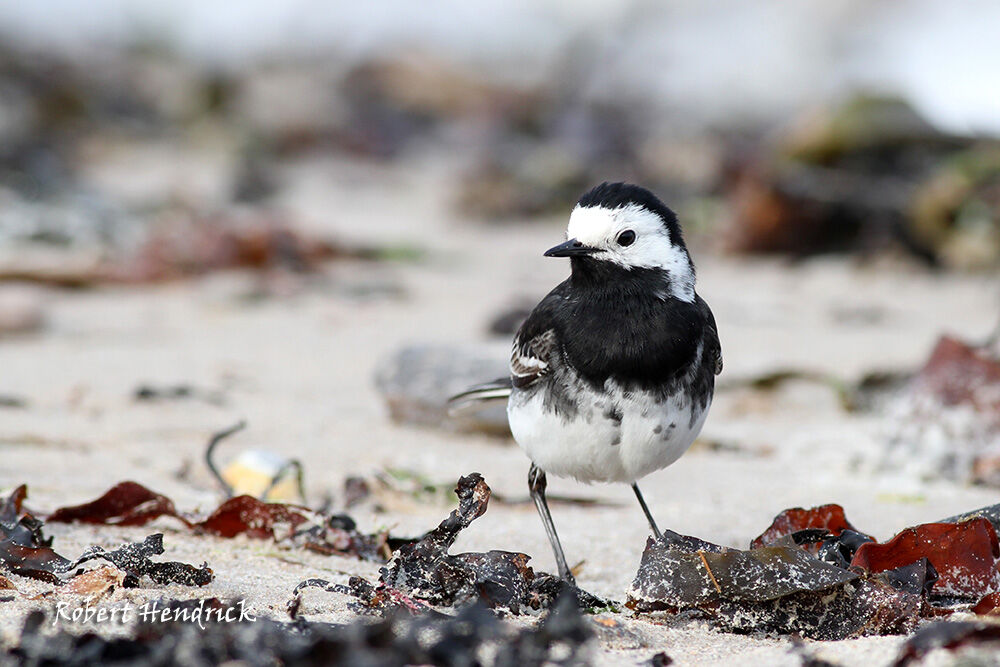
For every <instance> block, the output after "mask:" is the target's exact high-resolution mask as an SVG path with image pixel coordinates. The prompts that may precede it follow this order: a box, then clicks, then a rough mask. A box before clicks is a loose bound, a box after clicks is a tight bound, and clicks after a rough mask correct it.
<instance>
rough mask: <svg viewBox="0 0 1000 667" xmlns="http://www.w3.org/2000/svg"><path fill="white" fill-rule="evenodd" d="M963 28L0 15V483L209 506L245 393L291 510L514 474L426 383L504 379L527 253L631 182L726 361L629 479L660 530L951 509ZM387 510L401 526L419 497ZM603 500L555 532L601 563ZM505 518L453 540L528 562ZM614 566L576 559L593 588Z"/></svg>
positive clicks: (545, 268) (982, 428)
mask: <svg viewBox="0 0 1000 667" xmlns="http://www.w3.org/2000/svg"><path fill="white" fill-rule="evenodd" d="M998 25H1000V5H998V4H996V3H993V2H988V1H967V2H962V3H941V2H931V1H919V0H915V1H911V2H897V1H885V0H883V1H876V2H872V1H867V0H866V1H861V0H833V1H830V0H824V1H822V2H821V1H818V0H810V1H800V2H796V3H788V2H780V1H777V0H775V1H763V2H745V1H743V0H711V1H707V2H700V1H699V2H695V1H690V2H682V1H673V2H646V1H634V2H622V3H606V2H590V1H587V2H568V1H560V0H545V1H537V2H499V1H493V0H488V1H483V2H465V3H453V2H438V1H428V2H421V3H414V2H398V1H395V0H392V1H388V0H387V1H383V2H376V3H344V2H320V1H318V0H316V1H305V0H301V1H294V2H267V1H264V0H249V1H246V2H241V3H205V2H194V1H193V0H177V1H174V2H139V1H128V0H92V1H91V2H86V3H84V2H74V1H72V0H46V1H41V2H19V3H3V4H0V36H2V40H0V405H2V407H0V452H2V454H3V457H4V464H3V465H2V466H0V486H7V485H11V484H14V483H17V482H21V481H28V482H31V483H32V485H33V486H32V488H33V491H34V492H35V493H39V494H41V495H42V496H43V497H46V498H55V499H57V500H63V499H69V498H72V499H76V500H78V499H79V498H81V497H86V496H87V494H88V493H95V492H100V491H102V490H103V489H104V488H106V487H107V486H109V485H110V484H111V483H113V482H115V481H118V480H119V479H122V478H126V477H132V478H138V479H140V481H144V482H146V483H148V484H150V485H151V486H153V487H154V488H157V489H158V490H161V491H165V492H169V493H170V494H171V495H172V496H173V497H175V498H179V499H180V500H181V501H183V500H185V499H187V501H188V504H190V503H207V502H208V501H207V500H206V499H207V498H210V497H212V496H213V494H214V493H215V492H216V489H215V486H214V485H213V482H212V480H211V478H210V477H209V476H208V472H207V471H206V470H205V469H204V467H203V466H202V464H201V457H202V453H203V449H204V443H205V439H206V438H207V435H208V434H209V433H211V432H212V431H214V430H217V429H219V428H221V427H224V426H227V425H228V424H230V423H232V422H233V421H234V420H235V419H237V418H246V419H248V420H249V423H250V428H248V429H247V431H246V432H245V433H243V434H241V435H240V436H238V437H239V438H240V442H241V443H242V444H243V446H245V447H257V448H261V449H264V450H267V451H270V452H272V453H276V454H277V455H278V456H279V458H281V457H286V458H295V459H298V460H301V461H302V462H303V466H304V468H305V471H306V480H307V492H308V496H309V498H310V501H311V502H316V503H319V501H320V499H321V498H324V497H326V498H332V499H333V501H334V502H336V503H346V502H347V500H348V499H349V498H355V497H356V496H353V495H351V493H353V492H349V491H347V490H343V489H342V483H343V481H344V480H345V478H347V477H349V476H359V475H360V476H361V477H365V476H370V475H371V474H373V472H372V471H384V470H386V469H390V468H391V469H392V470H393V471H395V473H396V474H394V475H390V476H385V475H382V477H380V478H379V479H381V480H382V482H380V483H381V484H383V487H384V485H385V484H389V485H390V486H391V485H392V484H397V485H399V484H404V485H405V484H410V485H411V487H407V488H416V489H417V492H419V493H423V492H425V491H426V489H427V488H430V489H431V490H432V491H433V489H435V488H437V486H435V485H443V486H442V488H446V487H449V486H450V485H451V484H452V483H453V482H454V480H455V479H457V476H458V475H459V474H462V473H466V472H469V471H471V470H480V471H482V472H483V473H484V474H485V476H486V478H487V479H488V480H489V481H490V483H491V484H492V485H494V487H495V489H499V490H500V491H501V492H503V493H506V494H507V495H508V496H509V497H518V498H520V497H521V496H524V495H525V494H526V491H525V489H524V475H525V473H526V470H527V461H526V460H525V459H524V457H523V455H522V454H521V453H520V452H518V451H517V449H516V448H514V447H509V446H506V445H507V441H506V440H505V439H504V434H505V432H506V425H505V422H504V419H503V413H502V409H501V410H499V411H497V410H494V411H493V412H489V411H487V412H485V413H483V414H481V415H474V416H472V417H465V418H463V420H459V421H455V420H454V419H453V418H451V417H449V416H448V415H446V414H445V413H444V408H443V400H444V397H445V396H447V395H448V393H449V392H451V391H457V390H460V389H462V388H463V387H464V386H465V385H466V384H473V383H475V382H477V381H480V380H488V379H491V378H492V377H495V376H496V375H500V374H503V373H504V372H505V371H504V368H505V363H506V357H507V349H508V345H509V341H510V337H511V335H512V333H513V332H514V331H515V330H516V327H517V325H518V323H519V322H520V319H521V318H523V317H524V315H525V313H526V309H527V308H529V307H530V306H531V305H532V304H533V303H535V302H536V301H537V300H538V299H539V298H540V297H541V296H542V295H544V294H545V292H546V291H547V290H548V289H550V288H551V287H552V286H553V285H555V284H556V282H557V281H559V280H561V279H562V277H564V276H565V275H566V273H567V271H568V267H567V266H566V265H565V264H563V263H560V262H558V261H554V260H547V259H543V258H542V257H541V253H542V251H544V250H545V249H546V248H548V247H550V246H551V245H553V244H554V243H556V242H558V241H559V240H560V239H561V238H562V235H563V230H564V227H565V222H566V219H567V217H568V214H569V211H570V210H571V208H572V206H573V204H574V202H575V201H576V199H577V198H578V197H579V196H580V195H581V194H582V193H583V192H584V191H586V190H587V189H589V188H590V187H592V186H593V185H595V184H597V183H600V182H601V181H604V180H629V181H633V182H637V183H640V184H642V185H645V186H647V187H649V188H651V189H652V190H654V191H655V192H656V193H657V194H659V195H660V196H661V198H663V199H664V200H665V201H666V202H667V203H668V205H670V206H671V207H672V208H674V209H675V210H676V211H677V212H678V213H679V215H680V217H681V220H682V223H683V225H684V228H685V232H686V235H687V237H688V239H689V245H690V246H691V247H692V252H693V254H694V257H695V261H696V263H697V264H698V267H699V280H700V282H699V291H700V293H701V294H702V295H703V296H704V297H705V298H706V299H707V301H708V302H709V303H710V304H711V305H712V307H713V309H714V310H715V313H716V318H717V320H718V322H719V329H720V334H721V337H722V344H723V350H724V353H725V358H726V373H725V374H724V375H723V376H722V378H721V385H720V391H719V396H718V398H717V401H716V406H715V408H714V409H713V414H712V416H711V417H710V418H709V422H708V425H707V426H706V429H705V434H704V437H703V439H702V441H701V442H700V444H699V445H696V447H695V450H694V452H693V453H692V455H690V457H685V459H684V460H683V461H682V462H680V463H678V464H677V466H676V467H675V468H676V469H677V470H681V471H682V472H676V471H675V468H672V469H670V470H668V471H665V472H663V473H659V474H658V475H656V476H654V478H653V479H654V481H653V482H652V483H651V487H650V488H651V490H650V491H647V497H650V496H651V497H652V498H651V503H652V504H653V506H654V507H653V509H654V513H656V514H657V515H658V516H661V517H663V518H662V519H661V523H664V524H666V525H669V526H671V527H672V528H675V529H677V530H679V531H681V532H688V533H691V534H697V535H700V536H702V537H704V538H706V539H713V540H715V541H722V542H726V543H741V544H742V543H745V541H746V540H747V539H749V537H752V536H753V534H755V532H756V531H757V528H758V527H759V526H763V525H766V524H767V521H768V520H769V518H770V517H771V516H773V515H774V514H775V513H776V512H777V511H778V510H779V509H781V508H782V507H785V506H789V505H796V504H801V505H807V504H810V503H819V502H831V501H834V502H843V503H844V504H845V505H848V509H849V513H850V514H851V516H852V517H853V516H857V515H860V516H862V517H864V518H865V520H866V521H867V523H865V526H866V527H868V529H869V530H871V531H876V530H883V531H885V532H888V533H889V534H891V531H892V530H893V527H898V526H899V525H900V521H902V520H903V519H900V518H899V515H900V514H902V515H903V516H904V518H905V519H906V520H912V521H914V522H915V521H916V520H918V519H920V520H922V519H926V520H931V519H935V518H939V517H938V515H945V514H948V513H949V512H951V511H952V510H953V511H954V512H958V511H961V510H965V509H969V508H970V507H971V506H975V505H976V504H985V501H986V499H987V498H988V497H989V496H988V494H989V493H991V492H990V491H984V490H983V486H982V485H987V488H988V487H989V485H994V486H995V485H996V484H997V483H998V482H1000V417H998V415H1000V402H998V400H997V398H996V397H997V396H1000V366H997V363H996V353H995V350H994V349H992V348H990V347H989V345H987V343H995V342H996V340H995V337H993V338H991V332H992V331H994V330H995V327H996V326H997V322H998V320H1000V283H998V281H997V277H998V269H1000V140H998V137H1000V94H998V92H997V81H998V80H1000V40H997V39H996V27H997V26H998ZM945 332H951V333H952V334H953V335H954V336H955V337H956V341H957V342H956V345H957V347H954V348H948V349H946V350H944V351H943V352H941V356H940V358H939V357H938V356H935V357H933V358H932V351H933V350H934V349H935V345H936V341H937V340H938V337H939V336H940V335H942V334H943V333H945ZM939 351H940V350H939ZM934 359H937V362H935V363H941V364H943V366H940V368H943V369H944V370H942V371H941V372H940V373H937V374H935V372H934V369H935V368H939V367H938V366H935V365H934V363H929V361H934ZM941 359H943V360H944V361H943V362H942V361H941ZM956 368H958V369H959V370H956ZM928 369H930V371H928ZM956 378H957V380H956ZM970 378H972V379H970ZM983 387H985V389H983ZM989 392H993V393H992V394H991V393H989ZM991 397H992V398H991ZM498 434H499V436H500V437H497V435H498ZM232 448H233V449H232V454H230V455H228V456H230V457H231V458H232V457H235V456H236V452H237V451H238V450H239V449H240V445H239V444H236V443H234V444H233V445H232ZM220 456H222V458H223V459H225V458H227V455H225V454H223V455H220ZM81 469H85V470H88V471H93V472H92V474H88V475H80V474H79V471H80V470H81ZM862 473H864V475H867V476H864V475H862ZM379 474H382V473H379ZM859 475H860V476H859ZM387 480H388V481H387ZM392 480H395V481H394V482H393V481H392ZM414 480H424V481H417V482H415V481H414ZM427 480H429V481H427ZM718 480H728V483H726V484H718V483H717V481H718ZM777 480H780V483H779V482H778V481H777ZM935 484H937V486H935ZM970 484H972V485H979V486H970ZM414 485H415V486H414ZM560 485H561V486H560ZM553 486H554V487H555V489H556V492H560V491H559V488H562V491H561V492H562V493H571V494H572V493H577V494H581V493H582V494H589V496H595V495H596V496H599V497H601V498H610V499H612V500H616V501H621V502H622V503H625V502H628V499H627V492H628V490H627V489H624V490H622V489H614V488H610V487H609V488H604V487H593V488H589V489H588V488H582V489H580V488H577V485H573V484H571V483H569V482H562V481H555V482H553ZM375 487H376V488H383V487H378V485H375ZM352 488H355V490H356V489H357V485H356V484H355V487H352ZM421 489H423V491H421ZM417 492H414V493H417ZM362 497H363V494H362ZM748 498H749V499H751V500H749V501H748V500H747V499H748ZM852 503H853V505H852ZM386 507H390V508H393V507H394V508H395V509H396V512H395V514H393V515H392V516H391V522H392V524H393V525H400V526H401V527H402V528H401V530H402V532H406V531H407V530H410V531H411V532H414V533H416V532H418V531H419V530H421V529H423V528H424V527H426V523H427V521H428V520H429V519H430V518H433V517H436V516H438V515H439V514H440V508H437V507H435V508H433V509H431V510H426V511H425V510H421V509H420V508H419V503H417V504H416V505H413V504H411V505H405V506H404V505H400V504H399V503H397V504H395V505H392V504H391V503H388V504H387V502H386V501H384V499H383V500H382V501H380V502H379V503H378V504H376V505H373V506H372V507H371V511H372V512H373V515H378V513H379V511H385V508H386ZM725 507H730V508H732V507H739V508H741V509H740V511H741V512H742V513H745V514H747V515H748V516H747V521H746V523H742V522H740V521H734V517H733V513H732V512H731V511H729V512H726V511H720V508H725ZM887 507H888V508H889V509H888V510H887ZM633 509H634V508H632V507H631V506H629V507H627V509H626V508H625V507H624V506H623V507H619V506H618V505H613V506H612V505H609V506H606V507H598V508H594V507H585V506H582V505H572V506H567V507H562V508H559V509H557V510H556V513H557V515H560V514H561V515H562V517H563V518H562V519H560V517H559V516H557V523H560V521H573V520H576V521H577V524H578V525H579V526H580V527H581V528H580V530H579V531H577V532H576V533H573V532H572V531H568V535H567V536H566V537H565V538H564V541H565V542H566V543H567V549H568V550H569V551H572V552H575V553H580V552H582V551H584V549H585V547H584V545H585V544H587V543H588V540H590V539H592V538H593V535H588V533H587V529H586V526H591V528H593V526H595V525H598V524H601V525H606V526H612V525H613V526H622V528H620V530H623V531H631V532H628V534H627V535H626V536H625V538H623V539H622V540H621V541H620V542H616V544H618V543H620V544H621V545H628V546H627V547H625V546H623V547H622V548H631V547H635V550H636V551H637V550H638V548H639V545H641V540H642V539H643V537H642V535H643V530H644V528H643V522H642V521H640V520H639V519H640V518H641V517H640V516H639V514H638V512H637V511H636V512H635V513H634V514H635V516H632V510H633ZM500 511H501V512H502V511H503V510H500ZM510 511H511V512H512V514H510V515H509V516H508V519H509V526H510V527H509V528H506V529H503V530H507V532H506V533H505V535H504V536H503V537H502V539H500V540H498V539H490V540H486V539H485V538H484V537H482V536H480V538H479V539H481V540H482V541H483V543H484V544H487V543H488V544H489V545H492V546H494V547H495V546H496V545H497V543H498V541H499V542H502V543H503V548H509V549H523V550H525V551H526V552H527V553H529V554H533V555H535V557H536V558H538V559H539V560H540V561H541V564H542V566H543V567H544V566H546V565H547V563H548V555H547V553H548V547H547V544H546V542H545V541H544V535H543V533H542V532H541V529H540V527H538V526H537V525H536V522H535V519H534V517H533V516H532V515H531V513H530V512H531V510H530V507H529V506H520V505H519V506H518V509H516V511H515V510H510ZM619 513H622V515H623V516H627V517H629V518H628V519H622V518H621V517H619ZM924 514H928V516H924ZM749 515H752V516H749ZM511 517H513V518H511ZM601 518H604V519H607V521H603V522H600V521H598V522H596V523H595V520H596V519H601ZM515 519H516V520H515ZM522 519H523V520H524V521H525V522H530V523H525V524H524V525H525V526H531V528H530V530H522V529H519V528H517V525H518V524H517V521H521V520H522ZM633 519H634V521H633ZM370 520H375V519H370ZM379 520H386V519H379ZM435 520H436V519H435ZM860 523H861V522H859V525H860ZM560 525H562V524H560ZM493 529H494V530H500V528H499V527H498V526H496V525H494V527H493ZM635 555H636V554H631V555H630V556H629V558H630V559H632V556H635ZM616 559H620V554H619V555H617V556H616V555H615V554H613V553H610V552H609V554H608V556H607V561H606V562H604V561H602V560H601V559H600V558H595V560H594V561H593V562H592V563H591V565H590V566H589V567H590V568H591V570H590V574H589V575H587V576H590V577H592V578H594V579H597V580H599V581H600V582H601V583H600V584H598V586H599V587H600V586H603V587H604V590H608V591H615V590H621V581H624V580H626V579H627V578H628V576H630V574H631V572H626V573H622V572H621V571H620V568H618V567H617V564H616ZM629 562H631V560H630V561H629ZM602 568H603V569H602ZM626 569H629V570H630V569H631V568H626Z"/></svg>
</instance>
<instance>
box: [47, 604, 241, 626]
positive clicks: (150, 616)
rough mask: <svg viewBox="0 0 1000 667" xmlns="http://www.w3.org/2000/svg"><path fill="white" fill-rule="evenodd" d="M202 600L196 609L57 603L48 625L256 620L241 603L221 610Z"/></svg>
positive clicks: (144, 605)
mask: <svg viewBox="0 0 1000 667" xmlns="http://www.w3.org/2000/svg"><path fill="white" fill-rule="evenodd" d="M205 602H206V601H205V600H204V599H202V600H199V601H198V605H197V606H193V605H192V606H183V607H182V606H168V605H166V604H163V603H162V602H160V601H158V600H150V601H149V602H144V603H143V604H140V605H135V604H132V603H131V602H121V603H119V604H114V605H107V606H101V607H91V606H90V604H84V605H82V606H80V605H75V606H73V605H71V604H70V603H69V602H57V603H56V613H55V616H54V617H53V618H52V624H53V625H55V624H57V623H58V622H59V621H60V620H63V621H70V622H72V623H130V622H132V621H133V620H136V619H138V620H139V621H140V622H142V623H169V622H171V621H180V622H182V623H194V624H196V625H197V626H198V627H199V628H201V629H202V630H204V629H205V624H206V623H213V622H215V623H236V622H240V621H256V620H257V617H256V616H255V615H254V613H253V612H252V611H250V610H249V609H247V608H246V603H245V601H244V600H240V601H238V602H234V603H233V604H231V605H227V606H223V607H206V606H205Z"/></svg>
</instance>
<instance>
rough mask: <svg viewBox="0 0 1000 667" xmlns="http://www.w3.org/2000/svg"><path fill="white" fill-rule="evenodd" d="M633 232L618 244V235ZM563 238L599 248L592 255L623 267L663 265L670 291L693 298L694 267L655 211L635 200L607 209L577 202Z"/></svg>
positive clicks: (680, 296)
mask: <svg viewBox="0 0 1000 667" xmlns="http://www.w3.org/2000/svg"><path fill="white" fill-rule="evenodd" d="M626 229H631V230H632V231H633V232H635V242H634V243H632V245H630V246H620V245H618V242H617V239H618V235H619V234H621V233H622V232H623V231H625V230H626ZM566 236H567V238H573V239H576V240H578V241H580V242H581V243H583V244H584V245H588V246H591V247H592V248H599V249H600V252H596V253H594V255H593V256H594V258H595V259H600V260H604V261H608V262H614V263H615V264H618V265H619V266H623V267H625V268H629V269H631V268H645V269H663V270H664V271H666V272H667V273H668V274H669V277H670V293H671V295H672V296H673V297H674V298H677V299H680V300H682V301H688V302H691V301H694V279H695V276H694V267H692V266H691V258H690V257H689V256H688V254H687V252H686V251H685V250H683V249H682V248H680V247H679V246H676V245H674V244H673V242H672V241H671V239H670V234H669V232H668V230H667V228H666V226H665V225H664V224H663V220H662V219H661V218H660V216H659V215H657V214H656V213H653V212H652V211H650V210H648V209H645V208H643V207H641V206H639V205H637V204H629V205H628V206H622V207H620V208H615V209H608V208H602V207H600V206H591V207H587V208H582V207H580V206H577V207H576V208H575V209H573V213H572V214H570V217H569V225H568V226H567V228H566Z"/></svg>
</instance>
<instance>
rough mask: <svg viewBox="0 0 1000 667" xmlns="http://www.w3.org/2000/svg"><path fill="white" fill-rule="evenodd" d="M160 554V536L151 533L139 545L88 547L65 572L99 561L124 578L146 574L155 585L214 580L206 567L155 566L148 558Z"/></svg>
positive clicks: (167, 563) (185, 564)
mask: <svg viewBox="0 0 1000 667" xmlns="http://www.w3.org/2000/svg"><path fill="white" fill-rule="evenodd" d="M162 553H163V534H162V533H155V534H153V535H150V536H149V537H147V538H146V539H145V540H143V541H142V542H132V543H128V544H124V545H122V546H121V547H119V548H117V549H115V550H114V551H106V550H105V549H103V548H101V547H99V546H93V547H90V548H89V549H87V550H86V551H84V552H83V555H81V556H80V557H79V558H77V559H76V560H75V561H74V562H73V563H72V564H70V565H69V566H68V567H67V568H66V569H67V570H72V569H73V568H76V567H77V566H79V565H81V564H83V563H86V562H87V561H91V560H97V559H100V560H106V561H108V562H109V563H111V564H112V565H114V566H116V567H117V568H118V569H120V570H122V571H123V572H125V573H126V574H127V575H131V576H133V577H141V576H143V575H146V576H148V577H149V578H150V579H152V580H153V581H155V582H156V583H158V584H172V583H177V584H184V585H185V586H205V585H207V584H208V583H210V582H211V581H212V579H213V578H214V575H213V574H212V570H211V568H209V567H208V566H207V564H205V565H202V566H201V567H195V566H193V565H189V564H188V563H180V562H177V561H168V562H165V563H158V562H154V561H152V560H150V558H149V557H150V556H158V555H160V554H162Z"/></svg>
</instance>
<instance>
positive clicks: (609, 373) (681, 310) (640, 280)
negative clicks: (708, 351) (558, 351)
mask: <svg viewBox="0 0 1000 667" xmlns="http://www.w3.org/2000/svg"><path fill="white" fill-rule="evenodd" d="M572 268H573V274H572V276H571V277H570V279H569V280H568V281H567V283H568V285H567V287H568V288H569V289H568V290H567V292H566V294H565V297H566V298H565V302H564V305H563V308H561V309H559V310H560V311H561V312H560V314H559V316H558V319H559V320H560V322H559V323H558V329H559V330H560V331H559V333H560V334H561V339H562V340H563V342H564V350H565V352H566V355H567V357H568V360H569V362H570V363H571V364H572V365H573V367H574V368H575V369H576V370H577V372H578V373H580V375H581V376H582V377H583V378H584V379H585V380H587V382H589V383H590V384H592V385H593V386H595V387H602V386H603V385H604V383H605V382H606V381H607V380H608V379H609V378H611V379H614V380H615V381H617V382H619V383H620V384H622V385H623V386H625V387H635V388H639V387H643V388H654V387H657V386H659V385H661V384H662V383H664V382H669V381H670V380H671V379H674V378H676V377H677V376H678V374H681V373H683V372H685V371H686V370H687V369H688V368H689V365H690V363H691V362H692V361H693V360H694V358H695V356H696V354H697V349H698V345H699V343H701V339H702V332H703V328H704V326H705V316H704V313H703V312H702V307H701V304H702V303H703V302H701V301H700V299H697V298H696V299H695V300H694V301H692V302H687V301H682V300H680V299H677V298H675V297H674V296H672V295H671V293H670V278H669V276H668V274H667V273H666V272H665V271H664V270H663V269H644V268H633V269H626V268H624V267H621V266H618V265H616V264H614V263H612V262H604V261H597V260H593V259H591V258H576V257H574V258H573V260H572Z"/></svg>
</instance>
